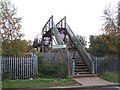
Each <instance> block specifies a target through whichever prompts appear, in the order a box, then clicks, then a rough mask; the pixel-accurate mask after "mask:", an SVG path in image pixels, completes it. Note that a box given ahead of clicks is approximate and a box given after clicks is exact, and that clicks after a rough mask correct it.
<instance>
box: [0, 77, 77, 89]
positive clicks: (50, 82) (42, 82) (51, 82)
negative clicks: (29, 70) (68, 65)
mask: <svg viewBox="0 0 120 90" xmlns="http://www.w3.org/2000/svg"><path fill="white" fill-rule="evenodd" d="M76 84H78V83H77V82H76V81H74V80H72V79H43V78H40V79H34V80H5V81H3V82H2V88H30V87H31V88H32V87H51V86H54V87H56V86H69V85H76Z"/></svg>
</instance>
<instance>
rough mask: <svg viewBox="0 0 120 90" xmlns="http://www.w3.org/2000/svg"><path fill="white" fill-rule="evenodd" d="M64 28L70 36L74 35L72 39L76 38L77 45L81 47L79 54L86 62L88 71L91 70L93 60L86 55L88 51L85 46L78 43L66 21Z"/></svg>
mask: <svg viewBox="0 0 120 90" xmlns="http://www.w3.org/2000/svg"><path fill="white" fill-rule="evenodd" d="M66 29H67V30H68V29H69V31H70V32H69V33H70V34H71V35H72V37H75V38H74V39H76V41H77V42H78V44H79V47H81V51H82V53H81V54H82V56H83V58H84V60H85V62H86V63H87V65H88V67H89V68H90V71H91V72H93V67H92V61H93V60H92V58H91V57H90V56H89V55H88V53H87V52H86V50H85V48H84V47H83V46H82V44H81V43H80V41H79V40H78V39H77V38H76V36H75V35H74V33H73V31H72V30H71V28H70V27H69V25H68V24H67V23H66ZM71 35H70V36H71ZM72 37H71V38H72ZM86 59H87V60H86Z"/></svg>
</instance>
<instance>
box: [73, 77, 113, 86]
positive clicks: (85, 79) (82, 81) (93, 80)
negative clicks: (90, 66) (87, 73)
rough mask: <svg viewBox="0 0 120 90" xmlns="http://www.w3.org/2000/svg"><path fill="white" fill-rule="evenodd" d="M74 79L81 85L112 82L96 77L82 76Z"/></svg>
mask: <svg viewBox="0 0 120 90" xmlns="http://www.w3.org/2000/svg"><path fill="white" fill-rule="evenodd" d="M74 80H75V81H77V82H78V83H80V84H82V86H100V85H112V84H114V83H111V82H108V81H106V80H103V79H100V78H98V77H83V78H75V79H74Z"/></svg>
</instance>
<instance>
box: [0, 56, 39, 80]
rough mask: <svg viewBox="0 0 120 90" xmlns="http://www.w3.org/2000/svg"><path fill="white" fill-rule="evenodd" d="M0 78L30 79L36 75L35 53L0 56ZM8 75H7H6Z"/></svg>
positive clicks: (36, 62)
mask: <svg viewBox="0 0 120 90" xmlns="http://www.w3.org/2000/svg"><path fill="white" fill-rule="evenodd" d="M1 64H2V79H5V78H7V79H30V78H35V77H37V75H38V58H37V56H36V55H33V56H27V57H2V59H1ZM6 75H7V76H9V77H6Z"/></svg>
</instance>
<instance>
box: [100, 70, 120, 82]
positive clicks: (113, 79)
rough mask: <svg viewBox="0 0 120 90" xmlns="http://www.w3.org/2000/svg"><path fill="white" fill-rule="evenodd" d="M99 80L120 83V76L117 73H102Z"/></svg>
mask: <svg viewBox="0 0 120 90" xmlns="http://www.w3.org/2000/svg"><path fill="white" fill-rule="evenodd" d="M100 78H101V79H104V80H107V81H110V82H113V83H120V74H117V73H110V72H106V73H103V75H101V76H100Z"/></svg>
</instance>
